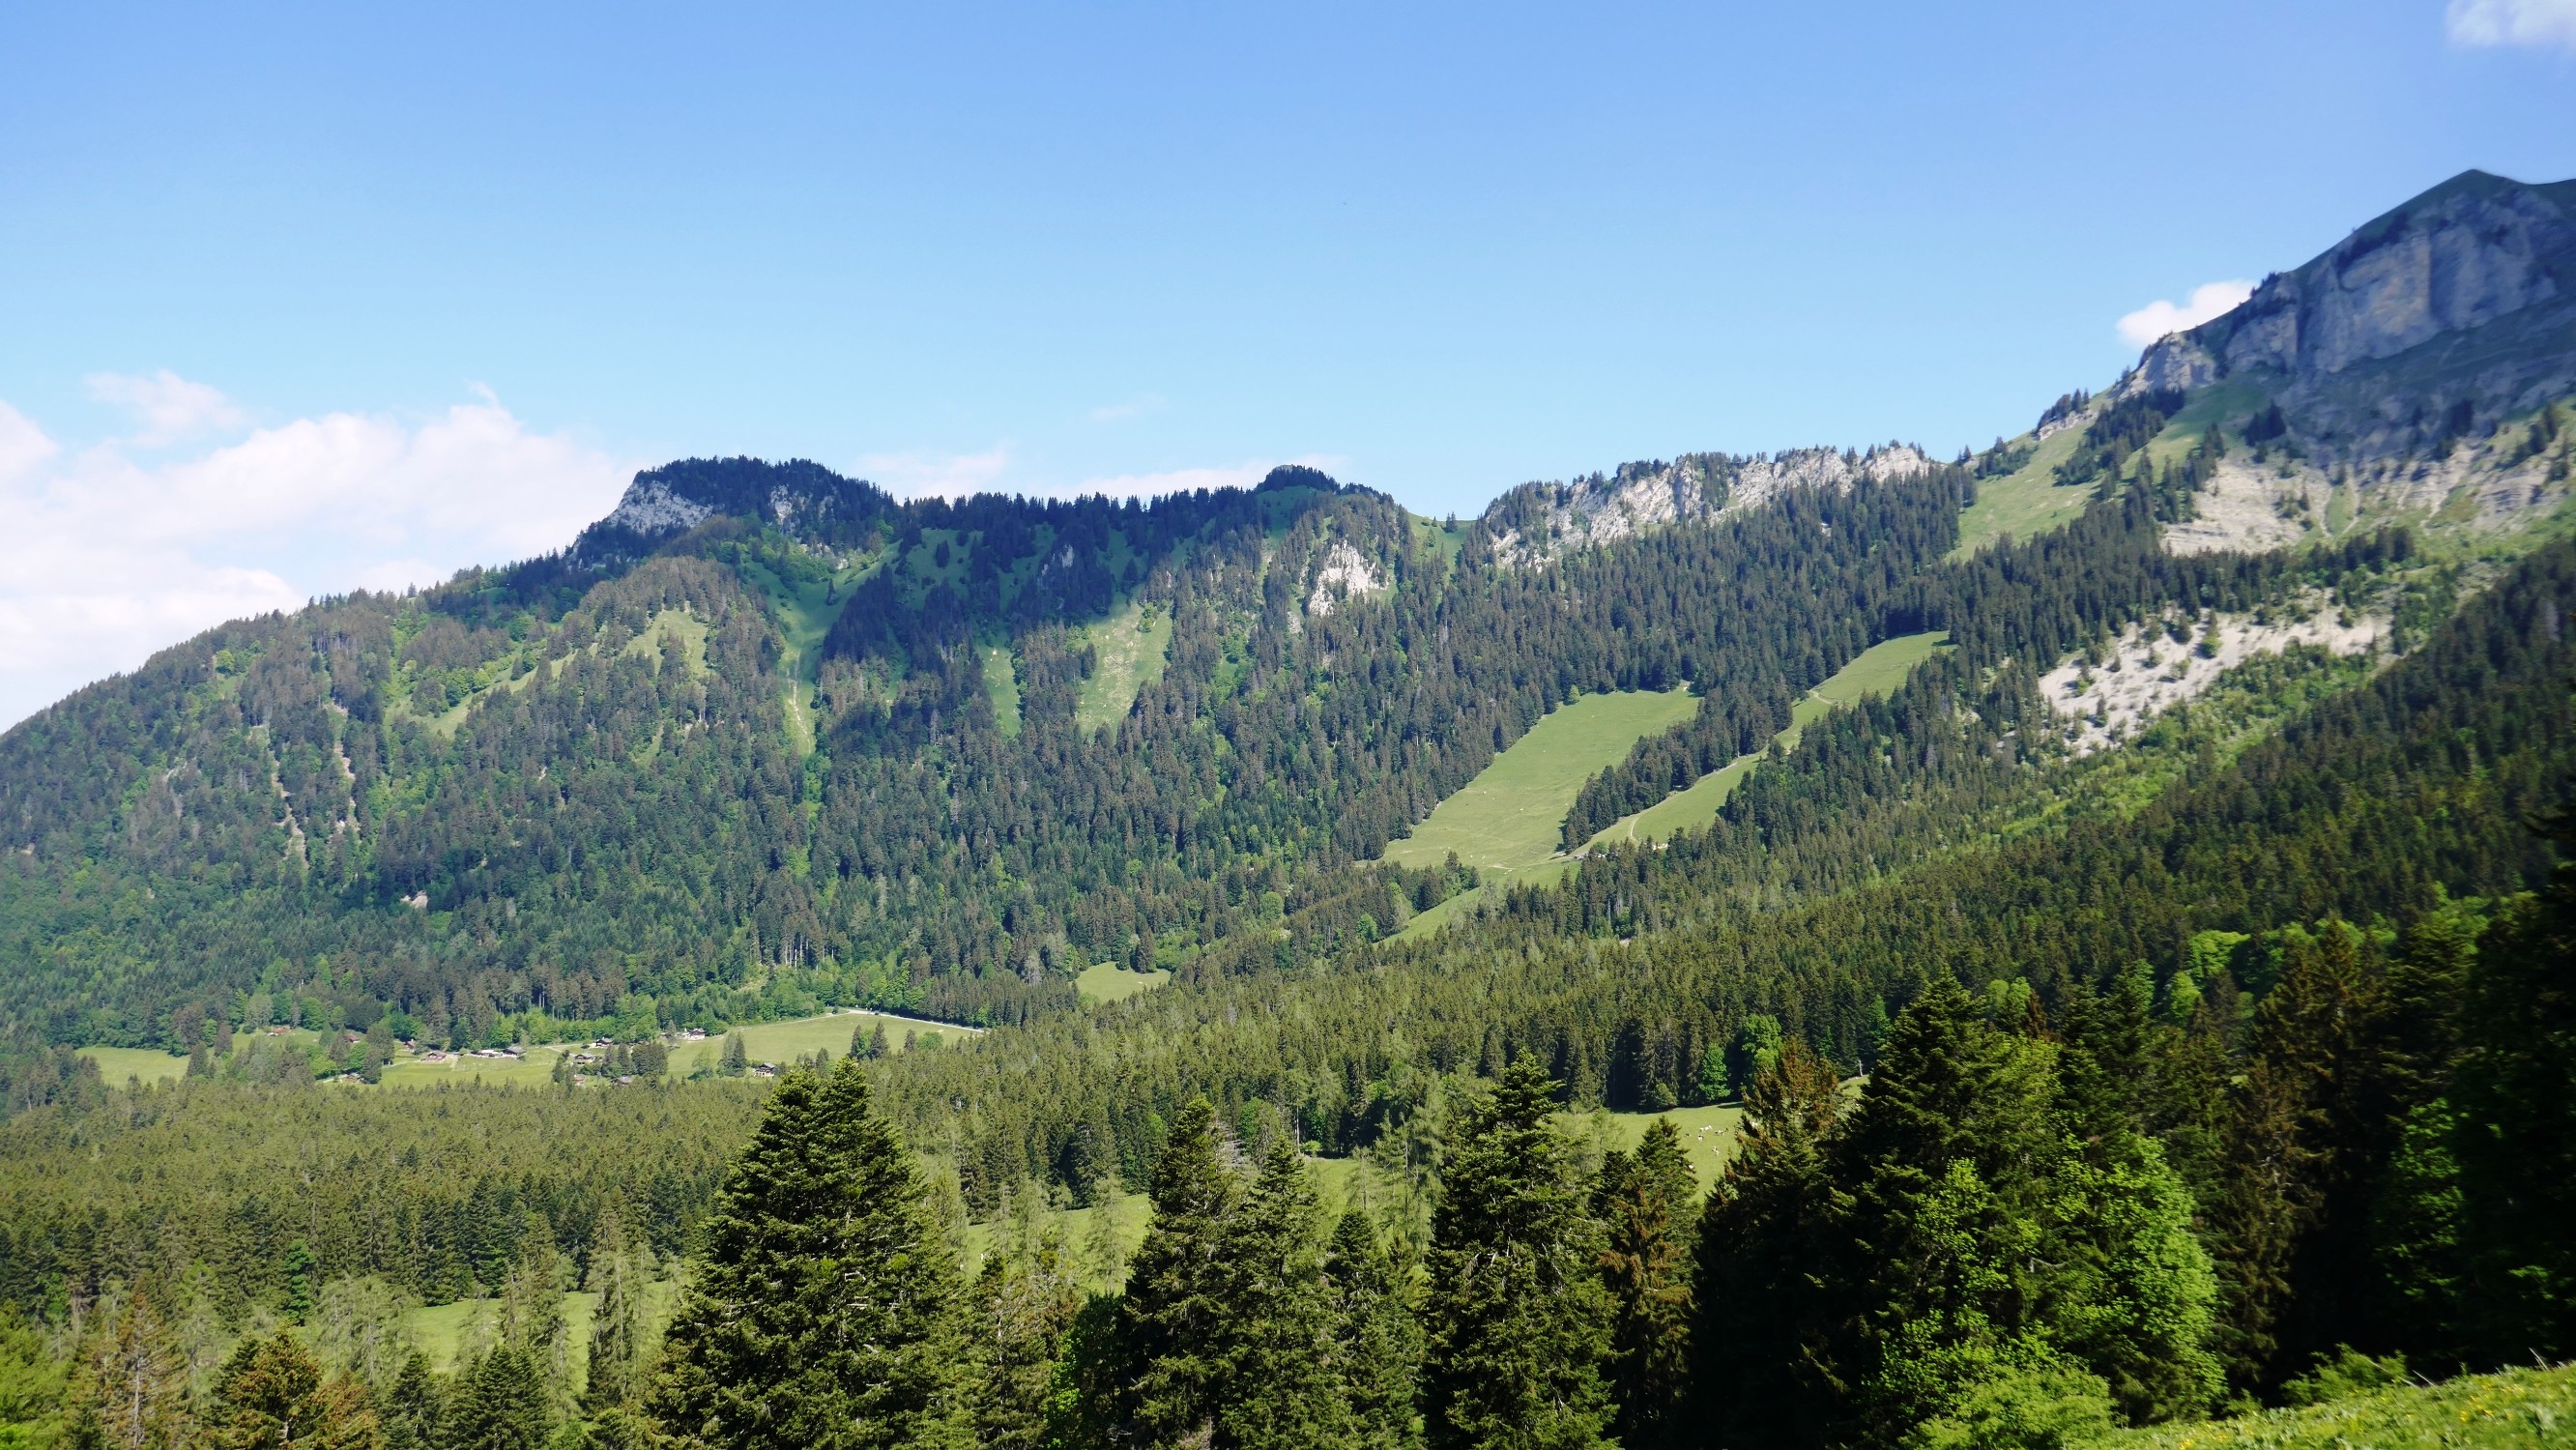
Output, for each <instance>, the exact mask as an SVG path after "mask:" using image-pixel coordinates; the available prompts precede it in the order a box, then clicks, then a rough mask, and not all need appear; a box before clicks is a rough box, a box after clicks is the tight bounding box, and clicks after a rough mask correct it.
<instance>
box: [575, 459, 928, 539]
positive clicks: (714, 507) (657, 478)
mask: <svg viewBox="0 0 2576 1450" xmlns="http://www.w3.org/2000/svg"><path fill="white" fill-rule="evenodd" d="M894 507H895V503H894V500H893V498H892V497H890V496H889V495H887V494H886V493H885V491H884V490H882V489H880V488H878V487H877V486H876V485H874V484H872V483H867V482H865V481H863V480H860V479H855V478H843V477H842V476H841V475H839V474H837V473H834V472H833V471H832V470H830V469H828V468H825V467H823V466H822V465H821V464H819V463H807V462H804V461H802V460H798V461H796V462H792V463H764V462H762V461H760V460H759V459H756V458H692V459H686V460H683V461H681V462H678V463H670V464H665V465H663V466H662V467H660V468H653V469H647V470H645V471H644V472H642V473H639V474H637V475H635V481H634V482H633V483H630V484H628V485H627V486H626V494H625V496H624V497H623V498H620V499H619V500H618V502H617V508H616V510H615V511H614V512H612V513H611V514H609V516H608V517H606V518H604V519H601V520H600V521H599V522H598V523H595V524H593V525H591V526H590V527H589V528H587V529H584V530H583V531H582V534H581V538H580V540H579V541H578V542H576V543H575V544H574V545H573V553H574V556H575V557H576V558H578V559H581V560H584V561H586V562H592V563H596V562H600V561H603V560H605V559H607V558H610V557H614V556H618V555H629V556H631V555H636V554H641V553H644V552H646V551H649V550H650V549H651V548H652V547H653V546H654V545H656V544H659V543H661V542H663V541H664V540H666V539H669V538H671V537H672V536H674V535H677V534H683V533H686V532H688V531H689V530H691V529H694V528H696V527H697V526H698V525H700V524H702V523H705V522H706V521H707V520H708V519H711V518H715V517H718V516H728V517H738V518H747V519H757V520H759V521H761V522H762V523H767V524H775V525H777V526H778V527H779V528H782V529H785V530H787V531H788V532H789V533H791V534H795V535H797V536H799V537H803V538H809V539H815V540H821V541H826V542H831V541H842V540H843V536H845V535H846V536H849V537H852V538H854V537H856V536H857V534H859V533H862V532H864V531H865V530H866V528H867V526H868V525H869V524H870V523H872V522H874V521H875V520H876V519H877V518H878V517H880V516H881V515H883V514H885V513H887V512H889V511H891V510H892V509H893V508H894Z"/></svg>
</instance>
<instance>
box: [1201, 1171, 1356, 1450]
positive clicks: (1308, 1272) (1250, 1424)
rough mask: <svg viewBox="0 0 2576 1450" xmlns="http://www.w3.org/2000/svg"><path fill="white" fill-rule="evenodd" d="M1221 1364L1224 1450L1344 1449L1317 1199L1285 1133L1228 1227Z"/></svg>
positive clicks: (1345, 1420) (1345, 1430)
mask: <svg viewBox="0 0 2576 1450" xmlns="http://www.w3.org/2000/svg"><path fill="white" fill-rule="evenodd" d="M1225 1237H1226V1240H1227V1247H1226V1252H1225V1261H1226V1266H1227V1268H1228V1270H1229V1272H1230V1274H1231V1278H1232V1282H1231V1283H1229V1284H1228V1285H1227V1286H1226V1287H1227V1292H1226V1301H1227V1305H1228V1311H1229V1312H1228V1315H1227V1324H1226V1366H1225V1385H1224V1393H1223V1395H1222V1397H1221V1400H1220V1409H1219V1411H1218V1415H1217V1424H1216V1429H1217V1439H1216V1443H1217V1444H1218V1445H1220V1446H1224V1447H1229V1450H1237V1447H1239V1450H1340V1447H1343V1446H1346V1445H1348V1444H1349V1442H1350V1428H1351V1423H1350V1409H1351V1407H1350V1403H1349V1402H1348V1401H1347V1400H1346V1399H1344V1398H1343V1396H1342V1394H1341V1393H1340V1390H1341V1386H1340V1385H1339V1384H1338V1383H1337V1376H1336V1375H1335V1373H1334V1371H1335V1365H1334V1355H1333V1342H1334V1337H1335V1336H1334V1325H1333V1306H1332V1298H1331V1294H1330V1292H1329V1290H1328V1289H1327V1288H1326V1286H1325V1283H1324V1222H1323V1207H1322V1205H1321V1204H1319V1203H1318V1202H1317V1201H1316V1198H1315V1190H1314V1186H1313V1185H1312V1184H1310V1183H1308V1182H1307V1180H1306V1165H1305V1164H1304V1163H1303V1162H1302V1161H1300V1160H1299V1159H1298V1157H1297V1154H1296V1151H1295V1150H1294V1149H1292V1148H1290V1147H1289V1146H1288V1144H1287V1143H1286V1142H1285V1141H1282V1142H1279V1143H1275V1144H1273V1145H1272V1147H1271V1149H1270V1152H1269V1153H1268V1154H1267V1155H1266V1156H1265V1157H1264V1158H1263V1159H1262V1164H1261V1176H1260V1177H1259V1178H1258V1179H1257V1180H1255V1181H1254V1183H1253V1185H1252V1192H1251V1193H1250V1194H1249V1195H1247V1196H1246V1197H1245V1199H1244V1201H1243V1205H1242V1207H1241V1208H1240V1209H1239V1210H1238V1211H1237V1212H1236V1213H1235V1215H1234V1217H1233V1220H1232V1221H1231V1222H1230V1223H1228V1224H1227V1225H1226V1235H1225Z"/></svg>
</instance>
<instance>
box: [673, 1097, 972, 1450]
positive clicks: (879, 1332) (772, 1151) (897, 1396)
mask: <svg viewBox="0 0 2576 1450" xmlns="http://www.w3.org/2000/svg"><path fill="white" fill-rule="evenodd" d="M706 1245H707V1247H706V1255H705V1258H704V1260H703V1262H702V1263H701V1264H700V1266H699V1269H698V1274H697V1277H696V1281H695V1282H694V1283H693V1284H692V1285H691V1286H690V1290H689V1293H688V1296H687V1298H686V1300H685V1301H684V1302H683V1304H682V1306H681V1309H680V1313H679V1316H678V1318H677V1319H676V1320H675V1321H674V1322H673V1324H672V1325H671V1328H670V1331H669V1335H668V1339H667V1341H666V1349H665V1353H664V1363H665V1366H666V1367H665V1369H664V1372H663V1375H662V1378H661V1380H660V1382H659V1383H658V1384H657V1385H656V1386H655V1388H654V1392H653V1396H652V1399H651V1401H650V1406H651V1409H652V1411H653V1413H654V1415H655V1417H656V1418H657V1419H659V1420H660V1422H661V1424H662V1426H663V1428H664V1429H665V1430H666V1431H667V1432H669V1433H670V1434H671V1435H672V1436H673V1437H674V1438H676V1439H677V1440H679V1441H680V1442H681V1443H683V1444H689V1445H702V1446H708V1447H723V1450H753V1447H773V1446H790V1445H793V1446H800V1447H812V1450H860V1447H868V1450H874V1447H893V1446H922V1447H931V1446H940V1447H946V1446H962V1445H964V1444H966V1443H967V1442H968V1439H969V1422H968V1417H967V1408H968V1396H967V1391H966V1387H967V1379H966V1374H965V1361H966V1358H967V1355H966V1335H965V1332H964V1327H963V1324H962V1322H961V1313H960V1310H961V1286H960V1284H959V1282H958V1273H957V1265H956V1261H955V1259H954V1258H953V1256H952V1255H951V1253H950V1251H949V1248H948V1245H947V1243H946V1242H945V1240H944V1239H943V1237H942V1235H941V1233H940V1230H939V1226H938V1223H937V1222H936V1220H935V1218H934V1216H933V1214H932V1212H931V1205H930V1191H929V1188H928V1185H926V1184H925V1183H924V1182H923V1180H922V1177H921V1173H920V1170H919V1169H918V1168H916V1167H915V1166H914V1164H913V1160H912V1157H911V1155H910V1154H909V1153H908V1152H906V1151H905V1149H904V1147H903V1145H902V1143H901V1142H899V1141H898V1140H897V1139H896V1137H895V1134H894V1131H893V1129H892V1128H891V1127H889V1126H888V1125H887V1123H886V1121H885V1119H884V1118H883V1117H881V1116H880V1115H879V1114H878V1113H877V1111H876V1110H875V1107H874V1106H873V1105H872V1104H871V1102H870V1101H869V1094H868V1084H867V1079H866V1077H865V1076H864V1075H863V1074H862V1072H861V1070H860V1068H859V1066H858V1064H857V1063H855V1062H849V1061H844V1062H843V1063H842V1064H841V1065H840V1066H839V1068H838V1069H836V1070H835V1071H834V1072H833V1073H832V1075H831V1076H830V1077H829V1078H828V1079H823V1078H818V1077H817V1076H816V1075H815V1074H813V1073H812V1072H809V1071H803V1070H798V1071H793V1072H790V1073H789V1074H788V1075H787V1076H786V1077H785V1078H784V1079H782V1080H781V1081H780V1083H779V1086H778V1089H777V1091H776V1092H774V1093H773V1094H772V1095H771V1097H770V1100H769V1107H768V1111H767V1112H766V1113H765V1114H764V1115H763V1116H762V1118H761V1123H760V1127H759V1129H758V1131H757V1132H755V1133H754V1135H753V1137H752V1141H751V1144H750V1146H749V1147H747V1148H745V1149H744V1150H743V1153H742V1156H741V1157H740V1158H739V1159H738V1160H736V1162H735V1164H734V1167H733V1171H732V1173H731V1175H730V1176H729V1177H728V1179H727V1181H726V1184H725V1192H724V1198H723V1200H722V1202H721V1204H720V1206H719V1207H718V1208H717V1210H716V1213H715V1215H714V1217H713V1218H712V1219H711V1220H710V1221H709V1223H708V1225H707V1229H706Z"/></svg>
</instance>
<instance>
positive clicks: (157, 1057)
mask: <svg viewBox="0 0 2576 1450" xmlns="http://www.w3.org/2000/svg"><path fill="white" fill-rule="evenodd" d="M80 1055H81V1056H83V1057H86V1058H88V1059H89V1060H90V1061H92V1062H95V1063H97V1064H98V1080H99V1081H101V1082H103V1083H106V1084H107V1085H108V1086H109V1087H123V1086H125V1080H126V1079H127V1078H129V1077H133V1078H141V1079H142V1080H143V1081H145V1082H175V1081H177V1080H178V1079H179V1078H180V1077H181V1076H183V1075H185V1074H186V1072H187V1071H188V1059H186V1058H184V1057H174V1056H172V1055H171V1054H169V1053H166V1052H160V1051H157V1050H155V1049H153V1048H149V1047H84V1048H82V1049H81V1050H80Z"/></svg>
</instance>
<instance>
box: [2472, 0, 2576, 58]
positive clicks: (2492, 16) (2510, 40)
mask: <svg viewBox="0 0 2576 1450" xmlns="http://www.w3.org/2000/svg"><path fill="white" fill-rule="evenodd" d="M2443 28H2444V29H2445V30H2447V31H2448V32H2449V33H2450V37H2451V43H2452V44H2454V45H2480V46H2495V45H2528V46H2533V47H2557V48H2560V49H2565V50H2570V51H2576V0H2451V4H2450V8H2449V10H2448V11H2446V12H2445V13H2444V15H2443Z"/></svg>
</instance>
